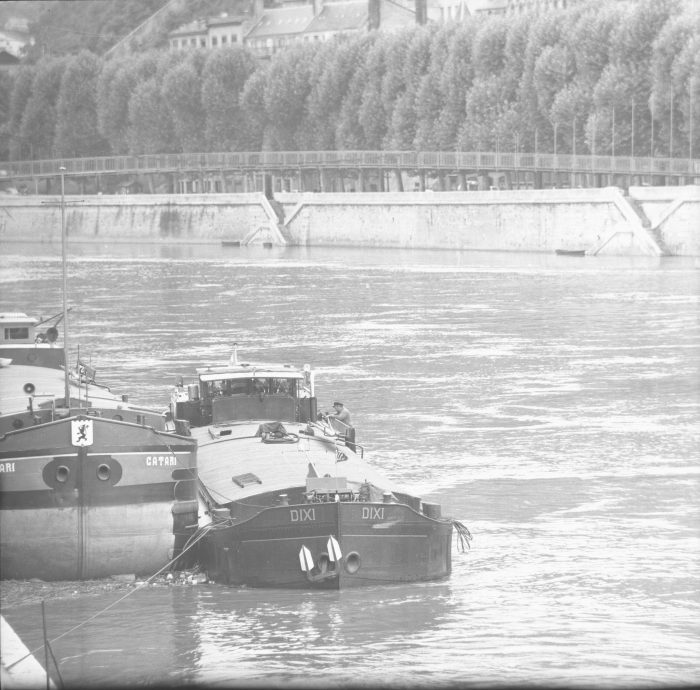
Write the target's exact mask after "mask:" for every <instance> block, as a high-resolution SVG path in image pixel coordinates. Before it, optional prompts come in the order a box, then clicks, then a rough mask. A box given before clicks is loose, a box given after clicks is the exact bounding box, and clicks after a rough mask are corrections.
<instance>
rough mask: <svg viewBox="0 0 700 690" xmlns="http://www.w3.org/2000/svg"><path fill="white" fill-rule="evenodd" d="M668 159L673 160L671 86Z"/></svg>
mask: <svg viewBox="0 0 700 690" xmlns="http://www.w3.org/2000/svg"><path fill="white" fill-rule="evenodd" d="M668 157H669V158H673V86H671V111H670V113H669V126H668Z"/></svg>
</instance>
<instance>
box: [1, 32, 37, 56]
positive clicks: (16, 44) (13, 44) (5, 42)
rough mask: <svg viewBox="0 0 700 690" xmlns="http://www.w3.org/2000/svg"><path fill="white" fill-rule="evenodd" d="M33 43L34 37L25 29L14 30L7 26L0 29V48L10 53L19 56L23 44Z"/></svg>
mask: <svg viewBox="0 0 700 690" xmlns="http://www.w3.org/2000/svg"><path fill="white" fill-rule="evenodd" d="M6 26H7V25H6ZM33 44H34V39H33V38H32V37H31V36H30V35H29V33H27V32H25V31H15V30H14V29H7V28H5V29H0V50H5V51H7V52H8V53H9V54H10V55H14V56H15V57H19V56H20V55H21V54H22V50H23V49H24V46H26V45H33Z"/></svg>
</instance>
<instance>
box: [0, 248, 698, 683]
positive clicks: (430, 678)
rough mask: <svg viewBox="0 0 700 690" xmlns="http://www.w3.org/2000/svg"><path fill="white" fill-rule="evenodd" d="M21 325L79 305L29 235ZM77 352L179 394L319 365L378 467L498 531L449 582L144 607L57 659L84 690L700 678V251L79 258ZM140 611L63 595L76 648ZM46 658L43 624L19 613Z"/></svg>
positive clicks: (125, 251) (155, 252) (326, 386)
mask: <svg viewBox="0 0 700 690" xmlns="http://www.w3.org/2000/svg"><path fill="white" fill-rule="evenodd" d="M0 267H1V272H0V309H2V310H5V311H6V310H10V309H12V310H21V311H25V312H27V313H30V314H32V315H38V314H43V315H46V316H47V315H49V314H52V313H55V312H58V311H60V309H61V298H60V287H61V265H60V247H53V246H50V245H40V246H39V245H34V246H31V245H28V246H20V245H5V246H4V247H3V256H2V259H0ZM69 292H70V304H71V305H72V307H73V309H72V311H71V318H70V325H71V340H70V345H71V349H73V350H74V351H75V350H76V349H77V347H78V345H79V347H80V353H81V356H83V357H85V358H91V359H92V363H93V365H94V366H95V367H96V368H97V370H98V379H100V380H101V381H102V382H105V383H107V384H109V385H110V386H111V387H112V388H113V389H114V390H116V391H118V392H129V393H130V396H131V399H132V400H138V401H140V402H143V403H148V404H157V405H159V406H160V405H165V403H166V400H167V394H168V390H169V387H170V386H171V385H173V384H174V383H175V381H176V379H177V377H178V376H180V375H181V374H185V375H187V374H190V373H192V372H193V370H194V367H195V366H199V365H203V364H213V363H217V362H220V361H222V360H225V359H227V358H228V356H229V355H230V352H231V348H232V344H233V343H234V342H238V343H239V346H240V350H241V352H242V353H244V355H245V356H246V357H249V358H250V359H267V360H283V361H290V362H294V363H297V364H303V363H304V362H310V363H312V365H314V367H315V368H316V369H317V371H318V374H317V392H318V395H319V407H320V409H328V407H329V406H330V403H331V402H332V400H333V399H336V398H339V399H341V400H343V401H344V402H345V404H346V405H347V406H348V407H349V409H350V410H351V412H352V417H353V422H354V424H355V426H356V427H357V430H358V438H359V439H360V440H361V442H362V443H363V444H365V445H366V446H367V447H368V452H369V457H370V459H371V461H372V462H373V463H374V464H375V465H377V466H378V467H380V468H381V469H382V470H383V471H384V473H385V474H387V475H389V476H390V477H392V478H393V479H395V480H396V481H397V482H401V483H402V484H403V485H407V486H409V487H410V488H412V489H414V490H416V491H419V492H421V493H422V494H424V495H427V496H428V498H429V499H431V500H436V501H438V502H440V503H442V505H443V514H449V515H453V516H454V517H456V518H458V519H460V520H462V521H463V522H465V523H466V524H467V525H468V526H469V528H470V529H471V531H472V533H473V534H474V541H473V544H472V550H471V551H470V552H468V553H466V554H461V553H459V552H458V551H457V550H456V549H455V552H454V554H453V565H454V570H453V573H452V576H451V577H450V579H449V580H446V581H442V582H436V583H428V584H419V585H401V586H388V587H376V588H369V589H365V590H361V591H345V592H335V593H333V592H309V593H299V592H287V591H283V590H252V589H236V588H227V587H223V586H213V585H203V586H200V587H194V588H163V589H158V588H149V589H142V590H139V591H136V592H135V593H133V594H132V595H131V596H129V597H127V598H126V599H124V600H123V601H121V602H119V604H117V605H116V606H114V608H112V609H110V610H108V611H106V612H104V613H102V614H100V615H98V616H97V617H96V618H95V619H94V620H91V621H90V622H89V623H87V624H86V625H84V626H82V627H81V628H79V629H78V630H76V631H74V632H72V633H70V634H68V635H65V636H64V637H61V638H60V639H59V640H57V641H56V642H55V644H54V651H55V654H56V656H57V658H58V661H59V664H60V668H61V673H62V676H63V679H64V681H65V682H66V683H67V684H71V683H72V684H84V685H92V686H100V685H107V684H119V685H123V684H137V683H144V682H146V683H163V682H167V683H171V684H178V683H206V684H208V685H218V684H220V685H231V684H240V685H250V684H251V683H254V682H260V683H264V684H277V683H278V684H283V685H289V686H292V685H309V684H318V685H323V686H329V685H330V686H334V685H346V684H353V685H354V684H358V685H370V686H375V685H377V684H383V683H400V684H403V685H413V686H415V685H428V684H429V685H440V684H443V685H451V684H455V683H457V682H460V683H476V684H481V683H485V682H494V683H498V684H513V683H523V682H530V683H537V684H555V683H556V684H565V685H568V686H571V685H575V684H589V685H592V686H595V687H601V686H618V687H623V686H624V687H629V686H648V685H669V684H684V683H691V682H697V681H698V680H700V623H698V621H700V488H699V487H700V483H699V479H700V463H699V462H698V454H699V453H698V449H699V448H700V318H699V314H700V309H699V307H700V304H699V303H700V271H699V270H698V263H697V261H696V260H693V259H651V258H650V259H646V258H640V259H624V258H592V257H586V258H574V257H558V256H554V255H544V254H519V255H518V254H490V253H452V252H400V251H396V252H388V251H377V250H375V251H371V250H367V251H355V250H350V249H338V250H333V251H330V250H320V249H294V250H290V249H287V250H281V249H280V250H278V249H272V250H266V249H246V248H221V249H220V248H218V247H216V248H212V247H209V248H205V247H174V248H168V249H163V248H157V247H139V248H131V247H124V246H114V247H106V246H105V247H101V246H98V245H92V246H90V247H88V248H85V249H83V248H80V247H78V246H73V245H71V246H70V262H69ZM120 596H122V595H118V594H114V593H112V594H105V595H101V596H86V597H82V598H79V599H77V600H70V601H65V600H64V601H51V602H47V604H46V615H47V623H48V627H49V632H50V637H57V636H59V635H61V633H63V632H64V631H66V630H69V629H70V628H72V627H73V626H74V625H76V624H78V623H80V622H81V621H84V620H86V619H88V618H90V617H91V616H93V615H94V614H96V613H98V612H99V611H101V610H102V609H104V608H105V607H106V606H107V605H109V604H111V603H112V602H114V601H115V600H116V599H118V598H119V597H120ZM5 613H6V614H7V617H8V619H9V620H10V622H11V623H12V624H13V625H14V626H15V627H16V628H17V629H18V631H19V632H21V633H22V634H23V635H25V636H26V638H27V640H28V642H32V641H34V642H36V643H39V644H40V642H41V612H40V609H39V607H37V606H23V607H17V608H15V609H11V610H8V611H7V612H5Z"/></svg>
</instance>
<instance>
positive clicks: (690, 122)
mask: <svg viewBox="0 0 700 690" xmlns="http://www.w3.org/2000/svg"><path fill="white" fill-rule="evenodd" d="M693 81H694V80H693V77H691V78H690V79H689V81H688V91H689V93H688V98H689V100H690V103H689V104H688V110H689V111H690V112H689V118H688V162H690V161H692V160H693ZM688 170H690V167H689V168H688Z"/></svg>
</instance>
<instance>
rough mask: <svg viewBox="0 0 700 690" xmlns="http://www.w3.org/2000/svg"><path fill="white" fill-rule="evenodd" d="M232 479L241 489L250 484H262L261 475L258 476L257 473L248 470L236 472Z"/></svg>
mask: <svg viewBox="0 0 700 690" xmlns="http://www.w3.org/2000/svg"><path fill="white" fill-rule="evenodd" d="M231 481H232V482H233V483H234V484H237V485H238V486H240V487H241V489H243V488H245V487H246V486H248V484H262V479H260V477H258V475H257V474H253V473H252V472H246V473H245V474H236V475H234V476H233V477H231Z"/></svg>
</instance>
